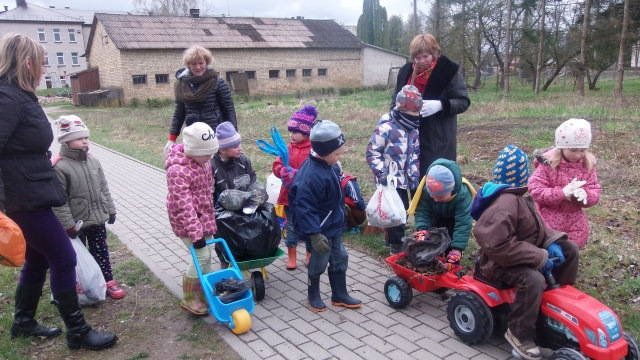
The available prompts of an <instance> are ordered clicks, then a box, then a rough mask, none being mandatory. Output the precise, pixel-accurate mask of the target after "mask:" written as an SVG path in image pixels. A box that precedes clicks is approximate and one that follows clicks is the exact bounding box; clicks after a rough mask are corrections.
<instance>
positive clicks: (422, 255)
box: [402, 227, 451, 267]
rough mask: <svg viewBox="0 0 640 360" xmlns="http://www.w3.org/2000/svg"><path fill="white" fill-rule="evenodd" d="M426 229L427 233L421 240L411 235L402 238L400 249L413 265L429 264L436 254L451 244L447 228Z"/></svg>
mask: <svg viewBox="0 0 640 360" xmlns="http://www.w3.org/2000/svg"><path fill="white" fill-rule="evenodd" d="M427 231H428V232H429V235H428V236H427V237H426V238H425V239H424V240H423V241H417V240H416V239H414V238H412V237H403V238H402V251H403V252H404V253H405V255H406V256H407V258H408V259H409V260H411V262H412V263H413V265H414V266H415V267H421V266H429V265H431V263H432V262H433V260H434V259H435V258H436V256H438V255H440V254H442V253H443V252H444V251H445V250H447V248H448V247H449V244H451V238H450V237H449V233H448V232H447V228H443V227H442V228H430V229H429V230H427Z"/></svg>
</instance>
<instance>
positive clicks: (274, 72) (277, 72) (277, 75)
mask: <svg viewBox="0 0 640 360" xmlns="http://www.w3.org/2000/svg"><path fill="white" fill-rule="evenodd" d="M272 75H275V76H272ZM279 78H280V70H269V79H279Z"/></svg>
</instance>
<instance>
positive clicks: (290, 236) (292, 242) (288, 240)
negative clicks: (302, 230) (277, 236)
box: [284, 206, 298, 248]
mask: <svg viewBox="0 0 640 360" xmlns="http://www.w3.org/2000/svg"><path fill="white" fill-rule="evenodd" d="M284 214H285V215H286V216H287V225H286V226H285V230H286V231H287V237H285V238H284V244H285V245H287V247H288V248H294V247H296V246H298V235H297V234H296V232H295V231H294V230H293V213H292V212H291V210H290V209H289V207H288V206H285V207H284Z"/></svg>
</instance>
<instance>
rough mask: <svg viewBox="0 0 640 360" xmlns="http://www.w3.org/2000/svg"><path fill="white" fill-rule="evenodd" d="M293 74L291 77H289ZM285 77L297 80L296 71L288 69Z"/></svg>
mask: <svg viewBox="0 0 640 360" xmlns="http://www.w3.org/2000/svg"><path fill="white" fill-rule="evenodd" d="M289 74H291V75H289ZM285 77H287V78H295V77H296V69H286V70H285Z"/></svg>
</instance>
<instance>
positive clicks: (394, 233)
mask: <svg viewBox="0 0 640 360" xmlns="http://www.w3.org/2000/svg"><path fill="white" fill-rule="evenodd" d="M396 191H397V192H398V195H400V199H402V204H404V209H405V210H407V209H408V208H409V190H407V189H396ZM412 195H413V194H412ZM406 228H407V226H406V225H398V226H394V227H390V228H388V229H385V240H386V242H387V243H388V244H402V237H403V236H405V230H406Z"/></svg>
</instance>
